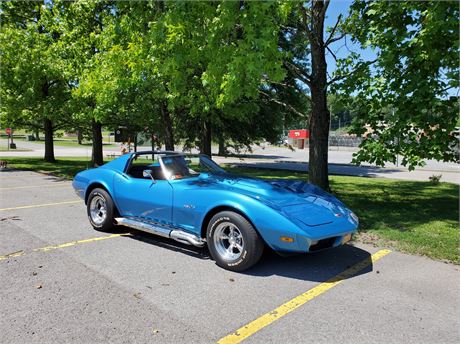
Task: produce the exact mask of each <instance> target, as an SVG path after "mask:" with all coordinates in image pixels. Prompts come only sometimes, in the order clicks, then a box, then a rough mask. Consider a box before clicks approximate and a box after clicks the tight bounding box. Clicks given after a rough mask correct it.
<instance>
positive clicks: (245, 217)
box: [73, 151, 358, 271]
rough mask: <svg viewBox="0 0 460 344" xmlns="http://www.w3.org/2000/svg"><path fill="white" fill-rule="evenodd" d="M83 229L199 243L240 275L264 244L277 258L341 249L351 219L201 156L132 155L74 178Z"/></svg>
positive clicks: (315, 194)
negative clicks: (84, 213)
mask: <svg viewBox="0 0 460 344" xmlns="http://www.w3.org/2000/svg"><path fill="white" fill-rule="evenodd" d="M73 187H74V189H75V191H76V193H77V194H78V196H80V197H81V198H82V199H84V201H85V204H86V205H87V210H88V218H89V221H90V223H91V225H92V226H93V227H94V228H95V229H97V230H102V231H109V230H110V229H111V228H113V226H114V225H122V226H127V227H131V228H135V229H138V230H142V231H146V232H149V233H154V234H157V235H160V236H163V237H167V238H172V239H174V240H177V241H179V242H181V243H186V244H190V245H194V246H198V247H201V246H204V245H206V244H207V246H208V248H209V251H210V253H211V256H212V258H213V259H214V260H215V261H216V263H217V264H218V265H219V266H221V267H223V268H225V269H228V270H232V271H243V270H246V269H248V268H250V267H251V266H253V265H254V264H256V263H257V261H258V260H259V259H260V257H261V255H262V252H263V250H264V246H265V244H266V245H268V246H269V247H270V248H271V249H273V250H275V251H276V252H279V253H305V252H313V251H319V250H323V249H327V248H330V247H336V246H339V245H342V244H344V243H346V242H347V241H349V240H350V239H351V236H352V234H353V233H354V232H355V231H356V229H357V227H358V218H357V217H356V215H355V214H354V213H353V212H352V211H350V210H349V209H348V208H347V207H346V206H345V205H344V204H343V203H342V202H340V201H339V200H338V199H337V198H335V197H334V196H332V195H330V194H328V193H326V192H324V191H323V190H321V189H320V188H318V187H316V186H314V185H311V184H308V183H306V182H303V181H285V180H267V181H264V180H259V179H253V178H248V177H242V176H238V175H235V174H230V173H228V172H226V171H225V170H224V169H222V168H221V167H220V166H219V165H217V164H216V163H215V162H214V161H212V160H211V159H210V158H208V157H206V156H204V155H192V154H184V153H178V152H169V151H160V152H138V153H132V154H126V155H123V156H121V157H119V158H117V159H115V160H113V161H111V162H109V163H107V164H105V165H103V166H101V167H99V168H95V169H90V170H86V171H82V172H80V173H78V174H77V175H76V176H75V179H74V181H73Z"/></svg>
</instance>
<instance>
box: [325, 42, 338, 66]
mask: <svg viewBox="0 0 460 344" xmlns="http://www.w3.org/2000/svg"><path fill="white" fill-rule="evenodd" d="M326 49H327V51H329V52H330V53H331V55H332V57H333V58H334V60H335V62H337V56H335V54H334V53H333V52H332V50H331V49H330V48H329V47H328V46H327V45H326Z"/></svg>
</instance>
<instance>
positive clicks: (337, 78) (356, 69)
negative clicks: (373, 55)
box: [327, 59, 377, 86]
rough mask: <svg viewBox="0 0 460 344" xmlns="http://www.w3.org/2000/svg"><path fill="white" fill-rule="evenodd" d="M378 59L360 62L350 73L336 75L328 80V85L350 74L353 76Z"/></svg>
mask: <svg viewBox="0 0 460 344" xmlns="http://www.w3.org/2000/svg"><path fill="white" fill-rule="evenodd" d="M376 61H377V59H375V60H372V61H367V62H364V63H362V64H359V65H358V66H357V67H356V68H355V69H353V70H352V71H350V72H348V73H345V74H342V75H338V76H336V77H335V78H332V79H331V80H329V81H328V82H327V85H328V86H329V85H331V84H333V83H334V82H337V81H340V80H342V79H345V78H348V77H349V76H352V75H353V74H355V73H356V72H357V71H359V70H361V69H362V68H364V67H368V66H370V65H371V64H374V63H375V62H376Z"/></svg>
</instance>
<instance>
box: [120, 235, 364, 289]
mask: <svg viewBox="0 0 460 344" xmlns="http://www.w3.org/2000/svg"><path fill="white" fill-rule="evenodd" d="M129 233H131V235H130V236H127V237H126V238H129V239H133V240H138V241H141V242H143V243H146V244H150V245H155V246H158V247H162V248H166V249H168V250H171V251H174V252H178V253H182V254H185V255H187V256H190V257H193V258H198V259H203V260H212V258H211V256H210V254H209V251H208V249H207V248H206V247H203V248H200V247H195V246H189V245H186V244H182V243H180V242H177V241H174V240H172V239H168V238H162V237H159V236H156V235H153V234H148V233H144V232H140V231H136V230H134V229H132V230H129ZM364 260H367V261H368V264H367V265H366V267H365V268H363V269H362V270H361V271H359V272H358V273H357V274H355V276H356V275H362V274H366V273H369V272H371V271H372V270H373V266H372V260H371V254H370V253H369V252H367V251H365V250H363V249H360V248H358V247H354V246H351V245H344V246H340V247H336V248H333V249H329V250H325V251H322V252H316V253H310V254H299V255H292V256H288V257H282V256H280V255H279V254H277V253H276V252H274V251H272V250H270V249H266V250H265V252H264V255H263V256H262V258H261V260H260V261H259V262H258V263H257V264H256V265H255V266H254V267H253V268H251V269H249V270H247V271H244V272H242V273H243V274H246V275H252V276H258V277H268V276H273V275H277V276H282V277H286V278H295V279H300V280H304V281H312V282H324V281H327V280H329V279H331V278H332V277H334V276H336V275H337V274H340V273H341V272H343V271H344V270H346V269H348V268H350V267H352V266H353V265H355V264H357V263H359V262H362V261H364Z"/></svg>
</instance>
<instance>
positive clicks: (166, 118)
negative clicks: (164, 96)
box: [161, 102, 174, 151]
mask: <svg viewBox="0 0 460 344" xmlns="http://www.w3.org/2000/svg"><path fill="white" fill-rule="evenodd" d="M161 119H162V120H163V124H164V131H163V135H164V140H165V149H166V150H169V151H173V150H174V135H173V128H172V121H171V115H170V113H169V110H168V106H167V105H166V102H163V103H161Z"/></svg>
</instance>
